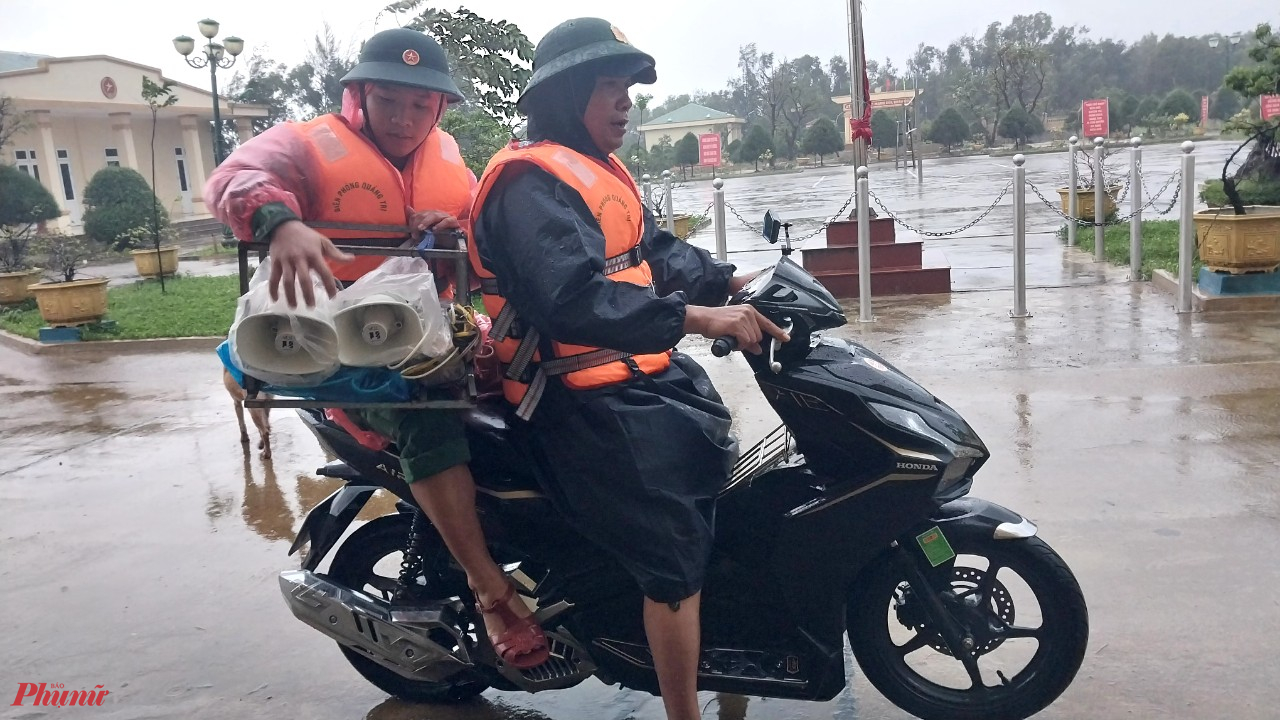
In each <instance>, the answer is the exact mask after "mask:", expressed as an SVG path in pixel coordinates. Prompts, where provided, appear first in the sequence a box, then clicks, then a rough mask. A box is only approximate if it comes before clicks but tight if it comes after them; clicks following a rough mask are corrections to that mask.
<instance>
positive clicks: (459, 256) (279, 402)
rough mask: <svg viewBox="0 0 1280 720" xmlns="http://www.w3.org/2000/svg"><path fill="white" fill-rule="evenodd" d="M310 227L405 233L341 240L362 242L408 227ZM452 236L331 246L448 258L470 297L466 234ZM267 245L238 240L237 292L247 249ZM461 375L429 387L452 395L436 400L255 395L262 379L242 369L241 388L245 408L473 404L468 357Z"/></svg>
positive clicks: (262, 251) (261, 254) (244, 284)
mask: <svg viewBox="0 0 1280 720" xmlns="http://www.w3.org/2000/svg"><path fill="white" fill-rule="evenodd" d="M307 224H308V225H309V226H310V227H313V228H334V229H340V230H364V231H373V232H402V233H404V234H405V237H403V238H398V239H397V238H345V239H344V240H345V241H348V242H350V241H355V242H366V243H388V242H394V243H397V244H403V243H404V242H405V241H406V240H408V239H409V238H408V234H409V232H410V229H409V228H408V227H388V226H381V225H353V224H349V223H347V224H343V223H307ZM452 234H453V236H454V238H455V239H456V240H457V249H455V250H441V249H437V248H431V249H426V248H422V247H420V246H419V247H386V246H381V245H377V244H368V245H339V244H337V243H336V242H335V243H334V244H335V247H337V248H338V249H339V250H341V251H343V252H345V253H349V254H351V255H380V256H384V257H420V258H422V259H423V260H427V261H431V260H452V261H453V262H454V278H455V282H454V286H455V287H458V288H467V290H464V291H463V292H465V293H467V298H468V299H469V298H470V287H471V282H470V275H469V271H470V259H469V258H468V255H467V238H466V234H465V233H463V232H462V231H461V230H455V231H453V233H452ZM269 247H270V245H269V243H265V242H241V243H240V244H239V257H238V262H239V270H240V294H241V295H244V294H245V293H247V292H248V291H249V277H250V275H251V273H250V271H249V254H250V253H251V252H257V253H258V259H259V260H262V259H263V258H265V257H267V251H268V248H269ZM463 366H464V368H465V371H464V375H463V377H462V378H461V379H459V380H458V381H456V382H455V383H452V384H447V385H440V386H436V387H432V388H431V392H433V393H435V394H441V393H444V392H445V391H449V392H451V393H452V394H453V395H454V397H453V398H452V399H440V400H413V401H410V402H350V401H337V400H306V399H301V398H286V397H274V396H272V397H259V394H260V393H261V392H262V388H263V386H264V383H263V382H262V381H261V380H259V379H258V378H256V377H253V376H252V375H250V374H248V373H245V375H244V382H245V391H246V393H247V397H246V398H245V401H244V405H245V407H248V408H316V409H322V408H332V409H335V410H358V409H361V408H399V409H426V408H431V409H440V410H465V409H467V408H471V407H474V406H475V404H476V398H477V396H478V395H477V392H476V380H475V372H474V368H473V367H472V365H471V363H470V361H469V360H464V362H463Z"/></svg>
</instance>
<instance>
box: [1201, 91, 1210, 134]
mask: <svg viewBox="0 0 1280 720" xmlns="http://www.w3.org/2000/svg"><path fill="white" fill-rule="evenodd" d="M1208 124H1209V96H1208V95H1205V96H1204V97H1202V98H1200V127H1206V126H1207V125H1208Z"/></svg>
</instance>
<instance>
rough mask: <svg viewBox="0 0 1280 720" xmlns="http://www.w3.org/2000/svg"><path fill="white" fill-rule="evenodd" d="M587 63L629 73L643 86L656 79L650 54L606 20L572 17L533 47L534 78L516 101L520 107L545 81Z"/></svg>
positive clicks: (543, 86) (625, 73) (618, 73)
mask: <svg viewBox="0 0 1280 720" xmlns="http://www.w3.org/2000/svg"><path fill="white" fill-rule="evenodd" d="M587 63H600V64H601V66H602V69H603V68H605V67H607V68H608V72H610V73H616V74H617V75H619V76H630V77H631V78H632V80H633V81H635V82H638V83H643V84H645V85H651V84H653V83H655V82H657V80H658V73H657V71H656V70H655V67H656V65H657V63H655V62H654V60H653V56H651V55H649V54H647V53H644V52H641V51H640V50H639V48H637V47H636V46H635V45H632V44H631V43H630V42H629V41H628V40H627V36H626V35H623V34H622V31H621V30H619V29H618V28H616V27H614V26H613V25H612V24H610V22H609V21H608V20H601V19H600V18H575V19H573V20H566V21H564V22H562V23H560V24H559V25H557V26H555V27H554V28H552V29H551V31H550V32H548V33H547V34H546V36H545V37H543V38H542V40H541V41H540V42H539V43H538V47H537V48H535V49H534V52H533V77H532V78H530V79H529V84H528V85H526V86H525V88H524V92H523V93H521V95H520V100H519V101H518V104H519V105H520V106H522V107H523V105H524V103H525V101H526V100H528V99H529V98H530V97H531V96H536V95H537V93H538V88H539V87H541V88H544V89H545V88H546V87H547V85H546V83H547V81H548V80H550V79H552V78H554V77H557V76H559V75H562V74H563V73H564V72H565V71H566V70H571V69H573V68H576V67H579V66H582V65H586V64H587ZM606 63H608V64H606Z"/></svg>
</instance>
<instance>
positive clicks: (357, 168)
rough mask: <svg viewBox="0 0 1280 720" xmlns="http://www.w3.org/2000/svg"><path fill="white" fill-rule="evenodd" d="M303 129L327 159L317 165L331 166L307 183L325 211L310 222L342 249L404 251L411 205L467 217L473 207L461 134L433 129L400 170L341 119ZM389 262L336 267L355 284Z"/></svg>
mask: <svg viewBox="0 0 1280 720" xmlns="http://www.w3.org/2000/svg"><path fill="white" fill-rule="evenodd" d="M300 125H301V127H299V130H300V132H301V134H302V137H303V138H305V139H306V141H307V144H308V145H309V146H310V148H311V152H312V153H313V154H314V156H315V158H316V159H317V160H318V161H319V162H316V163H314V164H313V166H314V167H319V168H323V172H322V174H321V175H320V176H319V177H311V178H307V182H308V183H309V184H310V186H311V192H312V193H313V196H314V197H315V198H317V202H318V204H317V206H316V208H317V210H318V214H315V215H313V216H312V217H309V218H307V224H308V225H310V226H312V227H314V228H315V229H316V230H317V231H318V232H320V233H321V234H323V235H325V236H326V237H328V238H329V239H331V240H333V241H334V242H335V243H337V244H340V245H367V246H371V247H397V246H399V245H400V244H401V243H403V242H404V241H405V239H406V238H407V235H408V233H406V232H404V231H403V228H404V227H405V226H406V225H408V222H409V219H408V217H407V216H406V213H405V207H406V206H408V207H412V208H413V209H414V210H418V211H422V210H439V211H441V212H446V213H449V214H450V215H452V216H454V217H456V218H460V219H461V218H462V217H463V213H464V212H466V210H467V209H468V208H469V207H470V205H471V186H472V175H471V171H470V170H469V169H468V168H467V165H466V163H465V162H463V160H462V153H461V152H460V151H459V149H458V143H457V142H456V141H455V140H454V139H453V136H452V135H450V134H449V133H447V132H445V131H443V130H441V129H440V128H435V129H434V130H432V131H431V134H430V135H428V136H427V139H426V140H424V141H423V142H422V144H421V145H419V146H418V149H417V150H416V151H414V153H413V156H412V157H410V158H409V162H408V164H407V165H406V166H405V169H404V170H403V171H400V170H398V169H396V167H395V166H394V165H392V164H391V162H390V161H388V160H387V159H386V158H385V157H383V155H382V153H381V152H380V151H379V150H378V148H377V146H376V145H374V144H373V142H371V141H370V140H369V139H368V138H366V137H365V136H364V135H363V134H361V133H359V132H356V131H354V130H352V129H351V128H350V127H349V126H348V125H347V124H346V122H345V121H344V120H343V119H342V118H341V117H340V116H338V115H333V114H329V115H322V116H320V117H318V118H316V119H314V120H310V121H307V122H305V123H301V124H300ZM379 226H392V227H397V228H399V230H397V231H387V230H382V229H379ZM384 259H385V258H384V257H383V256H380V255H361V256H357V257H356V258H355V260H352V261H351V262H345V263H342V262H333V261H328V263H329V269H330V270H332V271H333V274H334V277H336V278H337V279H339V280H341V281H344V282H351V281H353V280H356V279H358V278H359V277H360V276H361V275H364V274H365V273H367V272H369V271H370V270H372V269H374V268H376V267H378V265H380V264H382V261H383V260H384Z"/></svg>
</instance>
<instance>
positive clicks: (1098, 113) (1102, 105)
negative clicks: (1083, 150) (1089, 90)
mask: <svg viewBox="0 0 1280 720" xmlns="http://www.w3.org/2000/svg"><path fill="white" fill-rule="evenodd" d="M1080 128H1081V130H1082V131H1083V132H1084V136H1085V138H1086V139H1093V138H1096V137H1100V138H1104V137H1106V136H1108V135H1110V134H1111V110H1110V105H1109V104H1108V102H1107V99H1106V98H1102V99H1101V100H1085V101H1084V103H1082V104H1081V106H1080Z"/></svg>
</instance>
